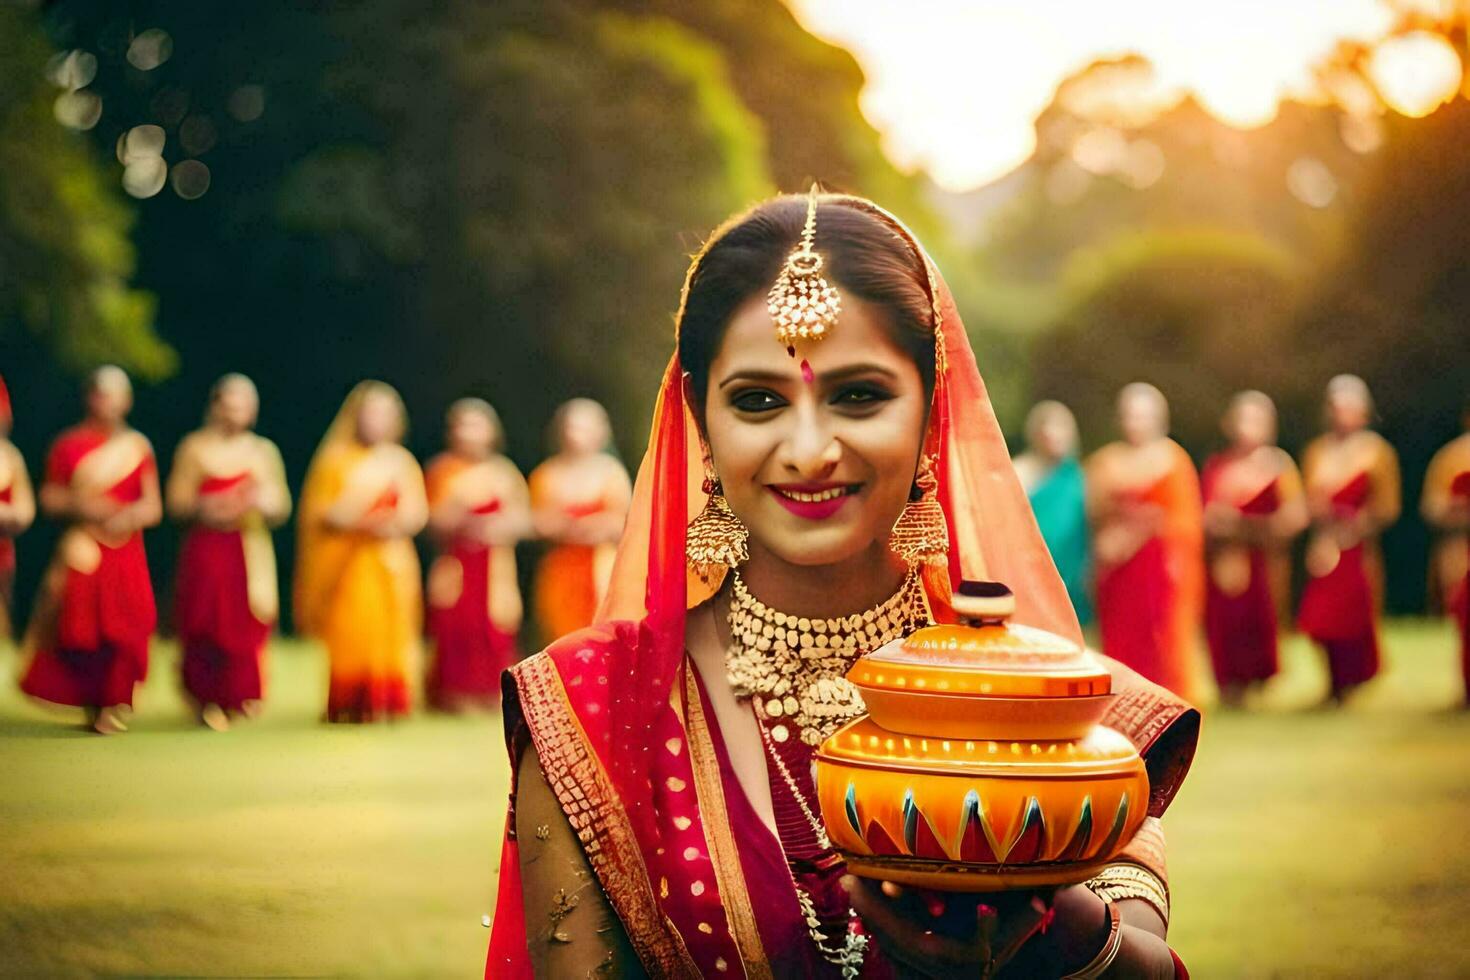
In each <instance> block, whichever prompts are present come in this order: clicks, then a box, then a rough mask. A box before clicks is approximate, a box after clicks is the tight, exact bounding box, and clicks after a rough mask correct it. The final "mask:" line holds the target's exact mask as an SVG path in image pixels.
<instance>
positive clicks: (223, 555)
mask: <svg viewBox="0 0 1470 980" xmlns="http://www.w3.org/2000/svg"><path fill="white" fill-rule="evenodd" d="M250 479H253V477H252V475H251V474H250V473H248V472H242V473H236V474H232V475H230V476H207V477H205V478H204V479H203V480H202V481H201V482H200V484H199V495H200V496H201V497H205V496H208V495H210V494H220V493H229V492H232V491H235V490H237V489H239V487H240V486H241V484H243V483H245V482H246V481H248V480H250ZM261 536H263V537H264V541H263V542H262V541H259V540H250V539H251V538H259V537H261ZM261 544H263V545H264V547H265V549H267V550H268V549H269V548H270V538H269V534H268V533H267V532H266V531H265V528H264V527H263V526H260V527H254V526H252V527H251V528H249V529H219V528H211V527H204V526H202V525H195V526H194V527H192V528H190V529H189V532H188V534H187V535H186V536H185V537H184V544H183V547H182V548H180V550H179V566H178V579H177V582H178V584H177V586H176V588H175V595H174V600H175V605H174V618H175V624H176V626H177V628H178V632H179V642H180V644H181V645H182V646H183V667H182V669H183V678H184V689H185V690H186V691H188V692H189V695H190V696H191V697H192V698H194V700H195V701H197V702H199V703H200V704H217V705H219V706H220V707H221V708H224V709H225V710H227V711H238V710H241V709H242V708H243V707H244V705H245V702H246V701H259V700H260V699H261V698H262V697H263V696H264V686H263V684H262V681H261V658H262V656H263V655H264V653H265V645H266V641H267V640H269V639H270V633H271V628H272V626H273V625H274V624H275V619H276V602H275V587H276V583H275V562H274V560H271V561H269V563H268V566H267V567H265V568H260V567H252V565H255V566H259V565H264V564H267V563H266V562H265V561H264V560H263V559H264V558H267V557H272V556H269V555H265V556H262V554H261V549H260V545H261ZM252 559H254V560H253V561H252ZM252 573H253V574H252ZM265 576H268V581H261V579H262V578H263V577H265ZM252 580H254V581H252ZM262 593H267V594H265V595H263V594H262Z"/></svg>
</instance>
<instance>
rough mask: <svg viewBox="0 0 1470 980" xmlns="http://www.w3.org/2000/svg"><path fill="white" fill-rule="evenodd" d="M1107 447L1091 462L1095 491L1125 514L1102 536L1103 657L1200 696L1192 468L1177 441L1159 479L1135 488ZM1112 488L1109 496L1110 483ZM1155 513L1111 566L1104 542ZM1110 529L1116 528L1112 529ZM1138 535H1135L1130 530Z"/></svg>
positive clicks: (1199, 554) (1196, 492)
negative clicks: (1147, 526)
mask: <svg viewBox="0 0 1470 980" xmlns="http://www.w3.org/2000/svg"><path fill="white" fill-rule="evenodd" d="M1120 451H1122V452H1126V450H1124V449H1123V448H1122V447H1120V446H1111V447H1105V448H1104V449H1101V450H1099V451H1098V453H1097V457H1096V458H1095V460H1094V462H1092V463H1090V464H1089V473H1088V476H1089V479H1090V480H1091V479H1094V477H1096V481H1097V483H1098V484H1099V486H1098V489H1097V491H1096V492H1098V493H1101V494H1109V493H1110V494H1111V495H1112V498H1113V500H1112V507H1113V509H1114V510H1115V512H1116V514H1117V515H1119V516H1118V517H1117V518H1114V519H1113V521H1108V522H1104V523H1103V524H1102V525H1101V526H1100V527H1099V528H1098V531H1097V538H1096V540H1097V550H1096V567H1097V580H1096V581H1097V620H1098V627H1099V629H1100V631H1101V633H1102V648H1103V652H1104V653H1106V654H1107V655H1108V656H1110V657H1112V658H1113V659H1114V660H1117V661H1118V662H1119V663H1122V664H1126V665H1127V666H1128V667H1131V668H1132V669H1133V670H1136V671H1138V673H1139V674H1141V675H1143V676H1144V677H1145V678H1147V679H1148V680H1150V681H1152V682H1153V683H1155V684H1159V685H1161V686H1163V687H1166V688H1168V689H1169V690H1171V691H1173V692H1174V693H1175V694H1177V695H1179V696H1180V697H1189V696H1192V695H1193V693H1194V688H1195V678H1194V661H1193V658H1194V651H1195V643H1196V642H1197V640H1196V637H1195V634H1196V630H1197V629H1198V628H1199V619H1200V612H1201V608H1200V607H1201V602H1202V600H1203V594H1202V592H1203V583H1202V582H1201V573H1202V566H1203V530H1202V525H1201V520H1202V518H1201V509H1200V489H1199V481H1198V478H1197V477H1196V476H1195V471H1194V463H1193V462H1192V461H1191V460H1190V458H1189V455H1188V454H1187V453H1186V452H1185V451H1184V450H1183V448H1181V447H1180V446H1179V445H1178V444H1177V443H1174V442H1172V441H1170V442H1169V443H1168V452H1169V455H1170V457H1171V458H1170V464H1169V467H1168V469H1167V471H1166V472H1164V473H1163V474H1162V475H1161V476H1158V477H1157V478H1155V479H1153V480H1151V481H1149V482H1147V483H1145V484H1143V485H1137V484H1132V485H1130V484H1129V483H1128V482H1126V479H1127V474H1126V473H1115V475H1114V476H1113V478H1112V479H1108V477H1107V476H1106V474H1107V472H1108V471H1109V470H1114V471H1117V470H1121V469H1123V467H1121V466H1119V465H1117V463H1119V462H1121V461H1120V460H1119V461H1114V460H1111V459H1110V456H1111V455H1112V454H1113V453H1117V452H1120ZM1109 483H1111V484H1112V488H1111V490H1109V489H1108V484H1109ZM1144 513H1157V514H1158V515H1159V517H1158V520H1157V523H1156V526H1154V527H1153V528H1152V529H1151V530H1150V532H1149V533H1148V534H1147V536H1146V537H1145V538H1144V539H1143V540H1142V542H1141V543H1140V544H1138V545H1137V547H1136V550H1133V551H1132V553H1131V554H1128V555H1127V556H1126V557H1123V558H1122V559H1121V560H1109V557H1108V553H1109V550H1110V549H1109V548H1107V547H1106V546H1105V544H1104V542H1105V540H1106V538H1105V535H1107V534H1108V533H1109V532H1110V531H1111V530H1112V528H1113V527H1116V526H1118V525H1119V524H1121V525H1125V532H1124V533H1129V532H1128V531H1127V530H1126V524H1127V523H1128V522H1130V521H1132V520H1134V519H1136V518H1135V515H1139V514H1144ZM1110 525H1111V526H1110ZM1132 533H1136V532H1132Z"/></svg>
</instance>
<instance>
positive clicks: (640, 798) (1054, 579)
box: [488, 195, 1192, 976]
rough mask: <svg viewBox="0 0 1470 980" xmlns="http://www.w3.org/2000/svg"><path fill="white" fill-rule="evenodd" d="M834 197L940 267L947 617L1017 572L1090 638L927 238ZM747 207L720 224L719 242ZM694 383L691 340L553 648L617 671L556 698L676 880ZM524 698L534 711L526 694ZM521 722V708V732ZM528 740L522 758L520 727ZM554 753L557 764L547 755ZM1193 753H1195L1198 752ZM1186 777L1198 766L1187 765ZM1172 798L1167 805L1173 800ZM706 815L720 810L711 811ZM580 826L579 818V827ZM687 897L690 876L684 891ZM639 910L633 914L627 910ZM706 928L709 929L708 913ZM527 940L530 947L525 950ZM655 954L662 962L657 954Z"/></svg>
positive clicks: (512, 957)
mask: <svg viewBox="0 0 1470 980" xmlns="http://www.w3.org/2000/svg"><path fill="white" fill-rule="evenodd" d="M819 203H821V204H824V205H830V204H837V205H840V206H845V207H851V208H854V209H856V210H860V211H863V212H866V213H868V214H871V215H873V216H875V217H876V218H877V219H878V220H879V221H881V222H883V223H885V224H887V225H888V226H889V227H891V229H892V231H893V234H894V235H895V236H897V237H898V238H900V239H902V240H903V241H904V242H905V243H906V244H907V246H908V247H909V248H911V249H912V250H913V252H914V254H915V255H916V257H917V258H918V260H919V261H920V262H921V263H922V264H923V267H924V269H925V270H926V273H927V279H928V286H929V295H930V299H931V301H932V305H933V313H934V324H935V357H936V371H935V386H934V391H933V396H932V402H931V409H930V414H929V421H928V429H927V431H926V434H925V452H926V453H927V454H929V455H931V456H933V457H934V458H935V459H936V461H937V466H936V472H937V473H938V474H939V499H940V503H941V505H942V507H943V509H944V512H945V517H946V521H947V524H948V530H949V538H950V552H949V561H948V565H947V567H940V568H935V567H930V568H928V569H927V570H926V573H925V585H926V589H927V591H928V593H929V597H930V604H931V608H932V609H933V610H934V612H935V615H936V616H937V617H938V618H940V619H945V618H949V617H950V616H952V613H951V612H950V606H949V597H950V595H951V590H952V589H953V588H954V587H956V586H957V585H958V583H959V581H960V580H961V579H962V578H963V579H984V580H996V581H1002V582H1004V583H1006V584H1007V585H1008V586H1010V587H1011V589H1012V590H1013V591H1014V592H1015V593H1016V596H1017V612H1016V615H1015V617H1014V619H1015V621H1016V622H1019V623H1024V624H1026V625H1029V626H1034V627H1038V628H1041V629H1045V630H1050V631H1052V632H1055V633H1058V634H1061V635H1063V636H1066V637H1068V638H1070V639H1073V640H1075V641H1077V642H1081V640H1082V636H1081V629H1080V627H1079V626H1078V623H1077V617H1076V614H1075V613H1074V612H1073V610H1072V606H1071V602H1070V600H1069V599H1068V597H1067V592H1066V589H1065V587H1064V585H1063V583H1062V580H1061V578H1060V576H1059V575H1058V574H1057V571H1056V568H1055V566H1054V565H1053V564H1052V560H1051V557H1050V554H1049V553H1048V551H1047V548H1046V545H1045V543H1044V542H1043V540H1042V538H1041V534H1040V532H1039V530H1038V529H1037V526H1036V521H1035V518H1034V517H1033V515H1032V511H1031V507H1030V504H1029V503H1028V501H1027V498H1026V494H1025V492H1024V490H1023V489H1022V487H1021V484H1020V481H1019V480H1018V478H1017V477H1016V474H1015V471H1014V469H1013V468H1012V465H1011V460H1010V453H1009V451H1008V450H1007V448H1006V444H1005V440H1004V437H1003V436H1002V434H1001V431H1000V426H999V424H998V423H997V421H996V418H995V413H994V410H993V408H992V406H991V402H990V398H989V395H988V394H987V392H986V388H985V383H984V381H983V380H982V379H981V377H980V372H979V369H978V366H977V365H976V362H975V356H974V353H973V352H972V350H971V348H970V342H969V339H968V337H967V336H966V334H965V330H964V326H963V324H962V323H961V322H960V318H959V314H958V312H957V310H956V308H955V304H954V300H953V297H952V296H951V294H950V292H949V290H948V288H947V287H946V286H945V284H944V282H943V280H942V279H941V278H940V276H939V274H938V272H937V270H936V269H935V268H934V266H933V264H932V263H931V262H930V261H929V259H928V257H927V256H926V255H925V254H924V252H923V250H922V249H921V248H920V246H919V245H918V243H917V241H916V240H915V239H914V238H913V236H912V235H911V234H910V233H909V232H908V231H907V229H905V228H904V227H903V225H902V224H901V223H899V222H898V220H897V219H895V218H894V217H893V216H891V215H889V214H888V213H887V212H886V211H883V210H882V209H880V208H878V207H877V206H876V205H874V204H872V203H871V202H868V201H866V200H862V199H860V198H853V197H845V196H837V195H823V196H822V197H821V199H820V202H819ZM743 217H744V216H741V217H738V218H736V219H733V220H732V221H731V222H730V223H728V224H727V225H725V226H724V227H722V228H721V229H719V230H717V231H716V232H715V234H714V235H713V236H711V238H710V241H709V242H707V243H706V245H705V249H704V251H708V249H709V248H710V246H711V245H712V244H714V243H715V242H717V241H718V240H719V238H720V236H721V235H722V234H723V233H724V231H725V230H727V229H728V228H730V227H732V226H733V225H734V224H736V223H738V222H739V221H741V220H743ZM703 254H704V253H703V251H702V252H701V253H699V254H698V255H696V256H695V258H694V261H693V263H692V265H691V268H690V271H689V274H688V276H687V277H686V280H685V286H684V299H686V300H687V297H688V293H689V288H690V283H691V282H692V281H693V280H694V278H695V274H696V272H697V271H698V268H699V264H700V261H701V258H702V256H703ZM683 307H684V302H683V301H681V303H680V314H679V317H678V320H676V326H677V323H678V322H679V321H680V320H682V315H683ZM773 342H774V339H773ZM688 394H689V392H688V388H687V380H686V378H685V376H684V374H683V372H682V370H681V368H680V364H679V361H678V355H677V353H676V354H675V356H674V357H673V358H671V359H670V362H669V364H668V367H667V368H666V370H665V372H664V376H663V382H662V386H661V390H660V394H659V398H658V401H657V404H656V407H655V410H654V418H653V429H652V433H651V436H650V439H649V444H648V451H647V454H646V455H645V456H644V459H643V461H642V464H641V466H640V467H639V471H638V476H637V481H636V483H635V488H634V494H633V502H632V507H631V509H630V511H629V516H628V522H627V525H626V528H625V530H624V534H623V538H622V541H621V543H620V545H619V550H618V555H617V559H616V562H615V564H614V567H613V574H612V582H611V585H610V587H609V590H608V593H607V595H606V598H605V600H604V602H603V605H602V608H601V609H600V610H599V613H598V623H599V624H602V625H600V626H598V627H594V628H593V630H592V631H589V633H588V635H587V636H584V637H582V638H580V639H578V638H577V637H576V636H575V635H574V636H573V637H569V638H567V640H565V641H562V642H559V643H558V644H555V645H554V646H553V647H552V648H551V649H550V650H549V651H548V657H549V658H550V659H551V660H552V661H553V662H554V663H555V664H556V665H557V669H558V670H560V671H561V674H562V679H563V681H566V680H567V674H568V671H569V670H574V669H576V668H575V667H569V666H568V664H570V662H571V661H573V660H575V659H576V658H577V657H584V658H585V660H586V662H589V663H596V664H597V665H599V666H600V668H601V670H602V676H603V677H605V684H606V686H605V687H602V688H601V690H602V691H603V692H605V693H603V694H601V695H599V697H600V699H601V700H600V703H599V704H598V705H597V706H596V707H595V708H593V710H592V713H591V715H595V717H592V716H589V715H584V714H583V713H582V712H581V711H580V710H579V709H578V708H577V706H576V700H577V698H579V697H582V694H581V693H580V692H584V691H585V690H587V688H588V687H592V688H593V689H594V690H596V688H597V687H599V686H600V685H601V684H602V683H603V682H602V681H601V680H598V681H596V682H595V683H594V684H590V685H582V683H581V680H582V678H581V677H576V678H574V679H572V680H571V683H572V684H576V685H578V686H577V687H576V688H575V691H576V692H579V693H576V694H572V693H570V690H571V689H568V690H567V691H562V690H557V691H556V692H555V694H554V696H553V697H552V700H558V699H561V700H565V701H569V702H571V704H572V710H573V712H574V714H576V716H577V721H578V727H579V729H581V728H583V727H584V726H585V729H586V730H585V731H584V732H582V734H583V737H584V738H585V741H586V742H587V743H588V744H589V745H590V747H591V749H592V751H593V752H594V753H595V754H596V755H597V756H599V757H600V762H601V763H602V766H601V769H602V771H603V772H605V773H606V776H607V778H608V779H609V780H610V782H611V787H612V788H613V789H614V790H615V791H616V796H617V798H618V800H619V801H620V803H621V810H622V811H625V812H626V818H627V819H626V823H627V827H628V828H629V829H630V830H631V834H632V837H633V838H634V839H635V840H636V842H637V846H638V850H639V851H640V852H641V854H642V855H644V864H645V867H646V868H647V869H648V873H649V874H650V876H651V877H652V878H653V880H659V878H660V875H659V873H658V870H659V868H658V866H659V862H658V859H657V858H656V857H655V855H661V854H663V853H664V850H665V848H664V844H665V842H666V838H667V837H668V833H667V831H666V829H665V828H663V827H662V823H663V816H664V815H663V814H661V813H659V812H658V806H657V802H656V801H657V799H658V796H659V793H658V791H652V792H651V790H650V787H658V786H661V785H662V783H663V781H664V780H665V779H666V778H667V777H666V772H668V771H669V766H670V765H671V763H670V761H669V759H668V758H666V757H665V748H664V747H665V744H666V743H665V740H664V738H663V731H664V727H661V726H667V723H668V722H667V719H668V716H669V713H670V706H671V704H672V705H674V706H675V711H680V710H681V709H679V707H678V706H679V703H680V688H679V686H678V684H677V681H678V679H679V678H680V676H681V669H682V665H683V663H684V658H685V647H684V627H685V615H686V610H688V609H690V608H692V607H693V606H695V605H697V604H698V603H700V602H702V601H703V600H704V599H706V598H708V596H709V595H710V594H711V588H710V587H709V586H707V585H705V584H704V583H702V582H701V581H700V580H699V579H698V578H696V577H694V576H692V575H691V574H690V573H689V572H688V570H687V565H686V558H685V535H686V529H687V525H688V523H689V521H690V519H691V518H692V517H693V516H694V515H696V514H697V513H698V512H699V511H700V510H701V509H702V508H703V506H704V503H705V496H704V493H703V491H702V490H701V483H702V479H703V459H702V454H701V446H700V442H699V429H698V426H697V425H696V422H695V419H694V417H693V416H692V414H691V412H690V410H689V405H690V399H689V398H688V397H687V396H688ZM634 631H636V633H635V632H634ZM594 657H595V660H594ZM532 659H533V660H536V659H538V658H532ZM528 664H529V662H528ZM526 666H527V665H525V664H523V665H522V668H517V669H516V671H513V673H514V674H515V675H516V676H515V684H507V695H508V701H509V700H510V697H509V696H510V695H511V694H513V693H514V691H513V688H514V687H516V686H517V685H519V686H520V688H521V697H520V701H521V702H522V708H529V705H528V704H526V702H528V701H529V700H530V699H529V698H528V697H526V690H527V677H528V675H532V674H535V675H544V674H545V672H546V668H540V667H536V668H532V669H529V670H528V669H525V668H526ZM1164 697H1167V695H1164ZM542 700H543V701H544V700H545V699H544V698H542ZM1178 705H1179V709H1178V711H1177V712H1175V713H1174V714H1173V715H1171V716H1170V719H1169V720H1170V721H1172V720H1173V719H1174V718H1177V717H1179V716H1180V715H1181V714H1183V713H1184V712H1187V711H1189V710H1190V709H1188V707H1187V706H1186V705H1183V704H1182V702H1178ZM509 710H510V711H512V712H514V711H517V710H521V709H520V708H517V707H516V706H515V705H511V707H510V709H509ZM1130 710H1132V709H1130ZM527 713H528V714H529V713H530V712H529V711H528V712H527ZM519 721H520V719H518V718H514V717H512V715H511V714H508V715H507V729H508V731H511V730H512V728H513V727H514V726H515V725H517V724H519ZM1164 727H1167V726H1166V725H1160V726H1159V728H1158V731H1156V732H1155V733H1154V737H1157V735H1158V734H1160V733H1162V731H1163V728H1164ZM533 728H534V725H533ZM512 742H513V746H512V752H513V759H512V764H513V765H514V763H515V759H514V753H515V751H516V746H515V744H514V742H515V738H514V733H513V732H512ZM536 743H537V747H538V751H540V750H541V748H542V744H543V743H542V738H541V737H539V736H538V737H537V738H536ZM521 744H522V745H524V742H522V743H521ZM1190 748H1191V750H1192V740H1191V741H1190ZM670 751H672V749H670ZM542 761H543V764H544V763H545V761H546V760H545V758H544V757H543V759H542ZM1183 765H1184V766H1185V767H1187V765H1188V758H1187V754H1186V755H1185V756H1184V758H1183ZM548 775H550V774H548ZM696 776H697V774H696ZM676 778H682V777H676ZM1178 778H1182V771H1181V772H1179V774H1178ZM1178 778H1176V779H1174V780H1173V782H1172V785H1170V787H1169V789H1168V791H1167V796H1172V792H1173V786H1177V783H1178ZM1167 796H1165V797H1164V798H1163V799H1162V801H1161V806H1162V803H1166V802H1167ZM696 819H702V820H704V821H706V822H709V821H710V817H709V816H708V815H705V814H700V815H698V816H697V817H696ZM577 825H578V824H577V820H576V819H574V820H573V826H577ZM579 830H580V828H579ZM513 838H514V833H513V828H510V832H508V834H507V842H506V847H505V850H504V852H503V855H502V864H501V876H502V877H501V889H500V903H501V908H500V910H499V911H500V915H499V917H498V919H497V928H496V933H495V936H494V937H493V938H492V943H491V961H490V970H489V971H488V975H495V976H512V975H517V971H520V972H519V975H522V976H524V975H529V974H528V968H527V967H526V966H524V964H523V961H522V963H520V964H517V962H516V960H517V953H518V955H519V957H522V958H523V957H524V955H525V948H524V942H525V928H526V923H525V918H524V910H523V909H521V908H514V909H510V908H505V907H504V903H506V902H508V901H512V902H515V903H517V904H519V902H520V887H519V865H518V857H517V853H516V842H515V841H514V839H513ZM582 840H583V841H584V843H585V842H586V841H587V840H588V835H587V834H585V833H584V834H583V835H582ZM595 867H596V864H595V862H594V868H595ZM600 877H601V875H600ZM702 887H703V886H701V889H702ZM696 894H698V892H696ZM677 897H678V896H677V889H675V903H677ZM734 897H735V896H726V906H727V907H729V908H735V907H737V906H738V905H739V903H738V902H736V901H731V899H732V898H734ZM615 904H616V902H615ZM662 908H663V910H664V912H665V914H666V916H668V917H671V918H673V919H677V917H678V914H679V912H678V910H677V909H676V908H672V907H671V904H670V903H662ZM620 914H621V910H620ZM627 918H628V917H627V916H626V915H625V916H624V920H625V923H626V922H627ZM502 927H503V928H504V932H503V933H502ZM700 931H701V932H702V931H704V930H703V927H702V926H701V930H700ZM723 931H724V930H717V933H722V932H723ZM735 931H737V932H738V928H737V929H736V930H735ZM517 934H518V935H517ZM683 934H684V935H686V936H690V939H691V943H690V949H689V951H688V953H686V954H685V955H690V954H692V955H693V959H694V961H695V962H700V961H702V960H703V957H702V956H700V955H699V950H698V949H696V948H694V944H695V943H698V942H700V941H701V940H700V938H699V936H697V935H691V934H690V933H683ZM631 938H632V939H633V942H634V945H635V947H639V945H640V944H639V939H638V937H637V936H633V937H631ZM517 942H519V943H520V949H519V951H517V950H515V949H514V948H513V947H514V946H515V945H516V943H517ZM675 945H676V946H678V945H679V944H678V943H675ZM640 955H642V950H641V949H640ZM645 965H649V963H648V958H647V957H646V956H645ZM497 967H498V969H497ZM746 968H747V975H752V976H753V975H758V971H755V970H752V969H751V966H750V964H749V963H747V964H746Z"/></svg>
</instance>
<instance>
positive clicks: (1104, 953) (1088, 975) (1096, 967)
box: [1062, 902, 1123, 980]
mask: <svg viewBox="0 0 1470 980" xmlns="http://www.w3.org/2000/svg"><path fill="white" fill-rule="evenodd" d="M1107 906H1108V938H1107V939H1105V940H1103V946H1102V949H1100V950H1098V953H1097V955H1096V956H1094V957H1093V958H1092V961H1091V962H1090V963H1088V964H1087V965H1086V966H1084V967H1083V968H1082V969H1080V970H1078V971H1077V972H1075V973H1069V974H1067V975H1066V976H1064V977H1062V980H1096V978H1097V977H1100V976H1102V975H1103V974H1104V973H1105V972H1107V969H1108V967H1110V966H1112V965H1113V961H1114V960H1116V959H1117V958H1118V953H1119V952H1120V951H1121V950H1122V949H1123V913H1122V912H1121V911H1119V910H1118V906H1116V905H1114V904H1113V903H1112V902H1108V903H1107Z"/></svg>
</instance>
